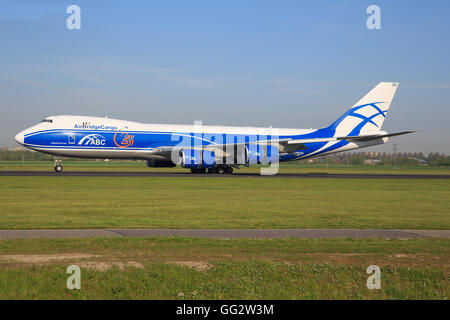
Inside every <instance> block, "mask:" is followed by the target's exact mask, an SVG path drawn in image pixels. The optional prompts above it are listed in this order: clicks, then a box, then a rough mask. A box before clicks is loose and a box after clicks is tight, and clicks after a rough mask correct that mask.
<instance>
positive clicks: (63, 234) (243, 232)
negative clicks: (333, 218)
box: [0, 229, 450, 240]
mask: <svg viewBox="0 0 450 320" xmlns="http://www.w3.org/2000/svg"><path fill="white" fill-rule="evenodd" d="M170 236H180V237H201V238H211V239H239V238H248V239H282V238H298V239H326V238H352V239H363V238H384V239H413V238H450V230H387V229H59V230H0V239H3V240H4V239H35V238H46V239H59V238H93V237H170Z"/></svg>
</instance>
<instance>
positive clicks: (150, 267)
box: [0, 237, 450, 299]
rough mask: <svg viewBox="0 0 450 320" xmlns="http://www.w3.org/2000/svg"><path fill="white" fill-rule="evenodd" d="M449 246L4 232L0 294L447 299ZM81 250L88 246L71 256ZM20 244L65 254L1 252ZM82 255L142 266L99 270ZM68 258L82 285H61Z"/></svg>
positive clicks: (20, 249) (439, 242) (22, 249)
mask: <svg viewBox="0 0 450 320" xmlns="http://www.w3.org/2000/svg"><path fill="white" fill-rule="evenodd" d="M449 251H450V240H448V239H418V240H408V241H402V240H383V239H365V240H351V239H328V240H308V239H278V240H245V239H241V240H238V239H236V240H217V239H200V238H178V237H171V238H115V239H110V238H109V239H106V238H96V239H64V240H61V239H60V240H44V239H41V240H2V241H1V242H0V252H1V255H0V299H55V298H57V299H448V297H449V292H450V284H449V282H448V264H449V261H450V260H449V259H450V258H449V257H450V255H449ZM80 253H88V254H91V255H95V256H91V257H88V258H72V259H70V257H68V256H69V255H70V254H80ZM17 254H20V255H21V256H20V257H19V258H22V259H23V257H30V256H29V254H32V255H33V256H34V257H41V258H42V257H49V256H48V255H50V254H52V255H53V256H61V255H62V254H65V255H66V257H68V258H67V259H65V260H49V261H47V262H43V261H42V260H41V261H38V262H34V263H33V262H29V261H28V262H23V261H22V262H20V261H19V262H17V260H15V261H13V262H11V260H8V257H17V256H15V255H17ZM87 261H89V262H90V265H91V266H92V265H95V264H96V263H97V264H101V263H104V262H108V263H111V264H114V263H118V262H122V263H124V264H126V263H127V262H131V261H132V262H134V263H139V264H140V268H135V267H125V268H123V269H119V267H117V266H116V267H114V266H113V267H111V268H108V269H106V270H103V271H99V270H97V269H95V268H94V269H93V268H92V267H90V268H88V267H83V265H86V263H87ZM183 262H184V264H183ZM187 263H191V265H188V264H187ZM192 263H203V264H207V265H208V268H205V269H201V270H200V269H196V268H195V267H192ZM72 264H79V265H80V266H81V272H82V274H81V279H82V280H81V281H82V282H81V287H82V289H81V290H68V289H67V288H66V280H67V277H68V275H67V274H66V268H67V266H69V265H72ZM371 264H376V265H379V266H380V268H381V289H380V290H369V289H367V287H366V280H367V277H368V275H367V274H366V269H367V267H368V266H369V265H371Z"/></svg>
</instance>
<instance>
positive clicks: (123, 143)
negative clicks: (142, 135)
mask: <svg viewBox="0 0 450 320" xmlns="http://www.w3.org/2000/svg"><path fill="white" fill-rule="evenodd" d="M133 138H134V136H132V135H129V134H128V132H120V131H116V133H115V134H114V143H115V144H116V146H118V147H119V148H126V147H130V146H132V145H133V143H134V141H133ZM119 141H120V142H119Z"/></svg>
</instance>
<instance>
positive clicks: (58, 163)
mask: <svg viewBox="0 0 450 320" xmlns="http://www.w3.org/2000/svg"><path fill="white" fill-rule="evenodd" d="M53 168H54V169H55V172H56V173H61V172H62V171H63V167H62V165H61V159H59V158H55V162H54V164H53Z"/></svg>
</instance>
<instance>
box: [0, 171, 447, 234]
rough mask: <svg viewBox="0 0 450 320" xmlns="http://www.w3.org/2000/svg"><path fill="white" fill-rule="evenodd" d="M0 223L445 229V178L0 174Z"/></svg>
mask: <svg viewBox="0 0 450 320" xmlns="http://www.w3.org/2000/svg"><path fill="white" fill-rule="evenodd" d="M0 212H1V214H0V229H36V228H386V229H449V228H450V180H433V179H430V180H428V179H427V180H410V179H408V180H399V179H367V180H365V179H317V178H308V179H283V178H236V179H230V178H222V177H215V178H211V179H205V178H201V177H180V178H178V177H177V178H164V177H133V178H131V177H64V176H60V177H57V176H55V177H0Z"/></svg>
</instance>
